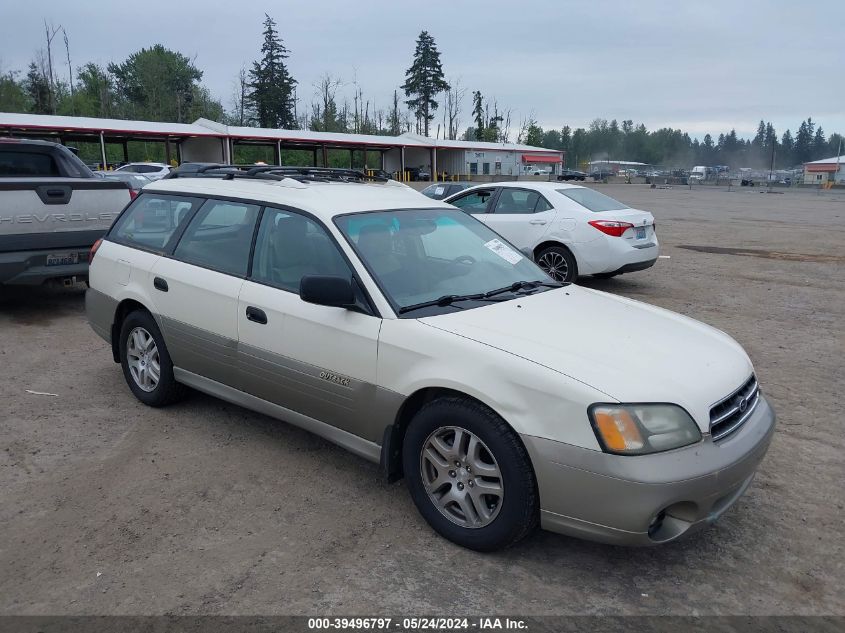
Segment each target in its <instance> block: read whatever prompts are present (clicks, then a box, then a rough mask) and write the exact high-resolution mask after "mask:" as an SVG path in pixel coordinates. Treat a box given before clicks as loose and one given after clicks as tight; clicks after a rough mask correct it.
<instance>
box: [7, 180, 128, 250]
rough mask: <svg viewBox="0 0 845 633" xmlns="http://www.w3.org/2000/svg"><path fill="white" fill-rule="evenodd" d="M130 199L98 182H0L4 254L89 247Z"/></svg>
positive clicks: (114, 185) (120, 188) (117, 186)
mask: <svg viewBox="0 0 845 633" xmlns="http://www.w3.org/2000/svg"><path fill="white" fill-rule="evenodd" d="M130 199H131V198H130V194H129V189H128V188H127V186H126V184H125V183H122V182H116V181H110V180H103V179H100V178H90V179H89V178H0V252H12V251H31V250H44V249H51V248H64V247H90V246H91V245H92V244H93V243H94V242H95V241H97V239H98V238H99V237H101V236H102V235H103V234H104V233H105V232H106V231H107V230H108V228H109V227H110V226H111V223H112V221H114V219H115V218H116V217H117V216H118V215H119V214H120V212H121V211H122V210H123V207H125V206H126V204H127V203H128V202H129V201H130Z"/></svg>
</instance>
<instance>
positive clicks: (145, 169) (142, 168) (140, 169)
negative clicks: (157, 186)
mask: <svg viewBox="0 0 845 633" xmlns="http://www.w3.org/2000/svg"><path fill="white" fill-rule="evenodd" d="M170 170H171V167H170V165H166V164H165V163H129V164H128V165H124V166H123V167H118V168H117V169H115V171H121V172H124V173H126V172H129V173H132V174H141V175H142V176H146V177H147V178H149V179H150V180H160V179H162V178H164V177H165V176H166V175H167V174H169V173H170Z"/></svg>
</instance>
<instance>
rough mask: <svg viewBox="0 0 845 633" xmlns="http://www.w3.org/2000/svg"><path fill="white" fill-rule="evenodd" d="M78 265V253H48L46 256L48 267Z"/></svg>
mask: <svg viewBox="0 0 845 633" xmlns="http://www.w3.org/2000/svg"><path fill="white" fill-rule="evenodd" d="M78 263H79V253H50V254H49V255H47V265H48V266H70V265H71V264H78Z"/></svg>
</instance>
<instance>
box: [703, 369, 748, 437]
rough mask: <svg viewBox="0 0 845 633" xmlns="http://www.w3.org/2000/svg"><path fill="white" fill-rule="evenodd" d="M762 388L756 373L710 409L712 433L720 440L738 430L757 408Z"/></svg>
mask: <svg viewBox="0 0 845 633" xmlns="http://www.w3.org/2000/svg"><path fill="white" fill-rule="evenodd" d="M759 402H760V388H759V386H758V385H757V379H756V378H755V377H754V375H753V374H752V375H751V378H749V379H748V381H747V382H746V383H745V384H744V385H742V387H740V388H739V389H737V390H736V391H734V392H733V393H732V394H731V395H729V396H728V397H727V398H725V399H724V400H721V401H720V402H718V403H716V404H715V405H713V408H712V409H710V435H712V436H713V441H714V442H718V441H719V440H721V439H724V438H726V437H727V436H728V435H730V434H731V433H733V432H734V431H736V430H738V429H739V428H740V427H741V426H742V425H743V424H745V422H746V421H747V420H748V418H750V417H751V414H752V413H753V412H754V409H755V408H757V404H758V403H759Z"/></svg>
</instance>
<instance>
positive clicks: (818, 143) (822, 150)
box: [811, 125, 827, 160]
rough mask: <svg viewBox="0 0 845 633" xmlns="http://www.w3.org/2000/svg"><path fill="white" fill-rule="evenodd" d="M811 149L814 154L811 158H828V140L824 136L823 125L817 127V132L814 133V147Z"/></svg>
mask: <svg viewBox="0 0 845 633" xmlns="http://www.w3.org/2000/svg"><path fill="white" fill-rule="evenodd" d="M811 151H812V156H813V157H812V159H811V160H819V159H821V158H827V156H826V154H827V141H826V140H825V138H824V130H823V129H822V126H821V125H820V126H819V127H818V129H816V133H815V134H814V135H813V148H812V150H811Z"/></svg>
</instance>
